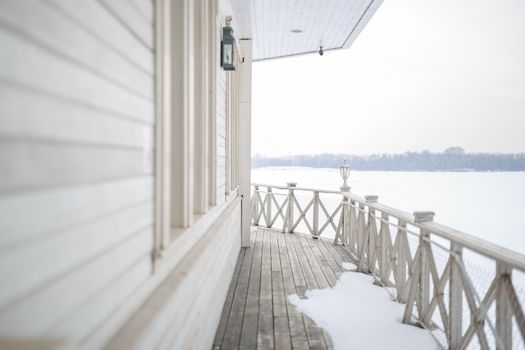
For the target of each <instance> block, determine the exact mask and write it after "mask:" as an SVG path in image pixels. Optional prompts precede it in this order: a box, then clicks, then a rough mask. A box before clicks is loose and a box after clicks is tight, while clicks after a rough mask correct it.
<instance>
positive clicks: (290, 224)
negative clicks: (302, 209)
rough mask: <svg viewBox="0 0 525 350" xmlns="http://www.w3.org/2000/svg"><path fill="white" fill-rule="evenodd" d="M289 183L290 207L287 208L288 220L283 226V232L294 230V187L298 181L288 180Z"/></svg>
mask: <svg viewBox="0 0 525 350" xmlns="http://www.w3.org/2000/svg"><path fill="white" fill-rule="evenodd" d="M286 184H287V185H288V207H287V210H286V220H285V223H284V227H283V232H290V233H292V232H293V224H294V218H293V208H294V198H295V195H294V192H293V190H294V188H295V187H296V186H297V182H287V183H286Z"/></svg>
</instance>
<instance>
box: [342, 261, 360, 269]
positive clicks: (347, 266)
mask: <svg viewBox="0 0 525 350" xmlns="http://www.w3.org/2000/svg"><path fill="white" fill-rule="evenodd" d="M343 269H345V270H350V271H351V270H355V269H357V266H355V264H352V263H349V262H344V263H343Z"/></svg>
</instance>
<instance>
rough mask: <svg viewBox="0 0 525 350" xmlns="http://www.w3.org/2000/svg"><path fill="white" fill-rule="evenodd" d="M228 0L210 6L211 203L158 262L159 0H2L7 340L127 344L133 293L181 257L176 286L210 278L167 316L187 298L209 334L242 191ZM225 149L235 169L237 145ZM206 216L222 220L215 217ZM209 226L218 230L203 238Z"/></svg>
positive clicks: (0, 253)
mask: <svg viewBox="0 0 525 350" xmlns="http://www.w3.org/2000/svg"><path fill="white" fill-rule="evenodd" d="M224 2H226V3H229V1H228V0H224V1H222V0H221V1H219V5H220V6H219V7H218V8H219V10H218V16H217V18H216V29H217V31H216V34H217V35H216V44H217V52H216V53H217V54H216V58H217V64H216V66H217V67H218V69H217V71H216V77H215V78H216V94H215V101H216V102H215V103H216V120H215V121H216V131H215V132H216V134H215V136H216V138H215V140H216V149H215V153H216V162H215V163H216V173H215V174H216V175H215V179H216V182H215V192H216V204H217V206H216V209H215V211H214V210H213V208H211V209H210V214H205V215H203V218H201V221H200V223H199V222H198V223H196V224H195V225H193V226H192V227H189V228H188V232H187V234H186V235H185V236H183V235H182V236H180V237H179V238H180V239H179V240H177V241H174V242H173V244H172V245H173V246H172V247H170V248H169V249H167V250H166V254H170V256H169V257H168V258H166V261H168V260H169V261H171V262H170V263H165V264H164V265H163V269H164V270H162V268H161V269H160V270H161V272H157V271H156V270H155V271H154V269H153V264H152V252H153V247H154V239H155V238H154V237H155V235H154V233H153V227H154V210H155V208H154V205H155V202H154V183H155V177H154V174H153V169H154V165H155V164H154V162H155V159H154V156H153V145H154V142H155V136H154V127H155V98H156V94H155V89H154V84H155V72H156V67H155V48H154V42H155V40H154V24H155V23H154V22H155V21H154V6H153V1H151V0H98V1H97V0H81V1H68V0H46V1H42V0H24V1H19V0H3V1H1V2H0V44H1V48H0V278H1V282H0V344H1V341H2V339H5V338H7V337H9V338H20V339H33V340H35V342H37V343H38V341H41V340H42V339H46V340H49V339H56V340H58V341H59V342H60V341H64V342H65V343H72V344H75V347H76V346H81V347H84V348H100V347H102V346H103V345H104V343H105V342H106V341H108V340H109V339H110V338H113V342H114V344H120V343H119V342H120V339H119V337H118V334H126V329H128V328H126V327H127V326H129V325H132V324H133V320H134V319H136V318H141V317H142V314H141V308H139V306H140V305H141V304H142V303H143V302H145V301H146V300H152V298H153V300H155V299H154V298H155V295H156V294H155V293H156V292H155V288H156V287H157V286H159V285H160V286H162V283H163V280H164V281H165V282H164V283H168V282H166V281H168V280H165V278H167V279H169V278H170V276H172V274H170V271H180V269H181V268H182V267H181V266H186V267H185V271H186V272H185V279H184V280H180V281H179V282H178V283H180V286H181V288H192V287H191V286H192V285H193V283H197V284H203V283H205V282H206V281H208V282H209V283H211V285H210V284H208V285H207V286H206V287H205V288H204V286H203V288H202V289H201V291H203V292H197V291H195V290H192V292H191V293H190V294H191V295H193V296H194V300H193V301H191V302H190V301H189V299H187V297H188V294H177V298H179V299H175V300H176V301H175V302H173V303H172V304H170V305H172V306H173V305H175V309H174V311H172V314H171V316H172V317H175V319H174V320H173V322H174V324H177V322H180V321H184V319H182V318H181V319H178V318H177V317H176V315H177V312H176V308H177V307H180V306H181V305H186V304H188V305H193V309H190V310H189V311H188V314H187V315H186V316H187V317H188V318H189V319H191V320H193V322H194V323H191V325H200V326H202V323H203V322H206V321H207V322H208V324H207V326H206V330H205V334H204V335H203V337H202V338H201V340H202V344H208V343H209V344H211V342H212V340H213V335H214V333H215V327H216V325H217V323H218V318H219V316H220V312H221V308H222V303H223V301H224V298H225V295H226V292H227V289H228V285H229V279H228V278H227V277H228V276H231V274H232V273H233V266H234V264H235V260H236V257H237V254H238V251H239V248H240V204H239V203H238V202H234V201H233V200H232V198H229V199H227V194H228V193H230V192H232V190H233V189H234V188H235V187H236V185H237V184H238V179H237V178H236V177H234V180H233V182H231V181H230V182H231V183H230V187H229V188H227V187H226V173H227V171H226V167H227V164H226V159H227V157H226V148H227V145H228V144H235V143H232V142H233V141H232V140H231V139H228V138H227V136H228V135H227V133H226V126H227V123H232V122H233V123H234V122H235V121H234V120H233V119H232V118H235V116H234V115H235V113H233V112H232V111H234V110H235V108H228V105H227V100H228V99H229V98H230V99H231V94H232V93H235V89H238V83H235V81H236V80H235V79H232V78H230V77H228V75H233V74H235V73H233V74H232V73H226V72H224V71H223V70H222V69H221V68H220V57H219V53H220V37H221V30H222V27H223V26H224V20H225V15H226V14H229V13H231V12H229V13H226V12H225V10H224V7H223V6H222V5H223V3H224ZM228 6H229V5H228ZM228 80H230V82H231V83H230V84H234V85H228V84H227V81H228ZM237 80H238V79H237ZM228 90H230V92H228ZM232 90H233V92H232ZM235 103H237V102H235ZM230 107H231V106H230ZM230 134H231V135H236V133H232V132H230ZM211 139H213V138H211ZM230 162H233V163H230V165H229V166H230V167H231V170H230V171H233V172H234V173H235V172H238V170H236V167H237V163H238V161H237V160H236V158H235V154H234V156H231V157H230ZM212 163H213V162H210V164H212ZM212 189H213V188H212ZM232 194H235V192H232ZM221 206H222V207H221ZM224 210H230V212H228V215H226V212H224V213H225V214H222V211H224ZM212 212H213V213H212ZM213 215H215V216H213ZM207 216H208V217H211V216H213V217H214V219H213V220H216V219H217V217H219V218H221V217H222V219H223V221H224V222H223V224H222V225H219V226H217V225H215V226H216V227H215V228H212V229H208V228H206V227H205V225H203V224H202V222H211V219H207ZM199 225H200V226H199ZM213 226H214V225H212V227H213ZM190 231H191V232H190ZM193 231H195V232H193ZM210 232H213V233H212V234H210ZM191 235H193V237H191ZM202 237H213V242H215V243H214V244H206V246H205V248H202V247H201V248H199V247H198V246H197V245H198V243H199V239H201V238H202ZM202 251H204V252H205V253H206V255H207V256H208V257H205V256H202ZM199 252H200V253H199ZM196 254H197V255H198V257H195V256H196ZM199 254H201V255H199ZM212 257H213V258H212ZM170 259H171V260H170ZM210 263H211V265H210ZM177 269H178V270H177ZM173 273H175V272H173ZM208 273H211V275H212V277H210V276H209V275H208ZM210 278H211V279H210ZM172 281H173V280H172ZM151 293H152V294H151ZM150 294H151V296H150ZM148 296H150V297H149V299H148ZM137 310H138V313H137ZM133 315H134V316H133ZM163 315H164V314H163ZM203 315H204V316H205V318H204V319H203V318H202V316H203ZM168 326H169V323H168V324H165V325H164V326H163V327H168ZM121 327H123V328H122V329H121V332H119V333H117V336H114V335H115V332H117V331H118V329H119V328H121ZM188 327H190V329H187V331H188V333H187V335H188V337H181V338H179V340H171V341H170V342H177V341H182V342H186V343H185V345H188V344H189V343H188V342H190V341H191V339H193V338H192V337H191V336H190V335H191V334H192V333H191V332H193V331H195V329H192V328H191V327H192V326H188ZM146 329H147V330H148V331H151V334H147V335H146V338H148V339H150V340H152V339H153V340H152V343H155V342H156V341H160V339H164V340H163V341H166V340H165V337H163V336H162V337H161V336H160V335H159V334H157V333H155V332H157V331H158V330H159V329H158V328H155V327H152V328H146ZM156 336H157V337H156ZM130 339H131V338H130ZM143 340H144V338H142V339H141V340H140V341H143ZM132 343H133V341H132ZM134 344H135V346H136V345H137V344H140V342H138V343H134ZM177 344H178V343H177ZM181 344H182V343H181ZM181 344H179V345H181ZM181 346H182V345H181ZM139 348H140V347H139Z"/></svg>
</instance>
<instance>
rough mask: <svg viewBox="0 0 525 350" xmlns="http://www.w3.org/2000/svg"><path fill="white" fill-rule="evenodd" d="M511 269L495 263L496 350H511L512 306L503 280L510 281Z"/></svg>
mask: <svg viewBox="0 0 525 350" xmlns="http://www.w3.org/2000/svg"><path fill="white" fill-rule="evenodd" d="M510 276H511V269H510V268H509V267H508V266H506V265H504V264H502V263H500V262H498V261H497V262H496V281H497V282H496V283H497V286H496V333H497V336H498V338H499V340H500V341H496V349H497V350H508V349H512V306H511V305H510V302H509V298H508V296H507V293H506V291H505V279H506V278H508V279H510Z"/></svg>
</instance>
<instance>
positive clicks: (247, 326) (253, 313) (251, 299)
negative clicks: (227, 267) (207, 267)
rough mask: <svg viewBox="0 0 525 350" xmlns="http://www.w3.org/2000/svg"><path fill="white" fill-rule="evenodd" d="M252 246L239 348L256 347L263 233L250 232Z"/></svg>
mask: <svg viewBox="0 0 525 350" xmlns="http://www.w3.org/2000/svg"><path fill="white" fill-rule="evenodd" d="M251 241H252V247H254V253H253V254H254V255H253V262H252V267H251V271H250V281H249V284H248V296H247V298H246V308H245V311H244V321H243V325H242V333H241V343H240V348H241V349H255V348H256V347H257V327H258V323H259V297H260V289H261V265H262V247H263V235H262V233H261V232H260V231H256V232H254V234H252V239H251Z"/></svg>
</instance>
